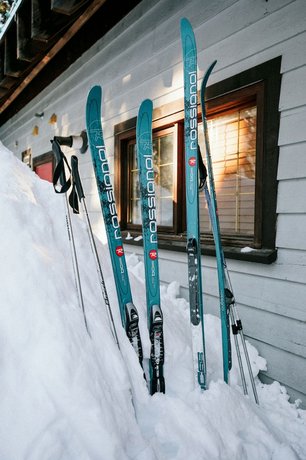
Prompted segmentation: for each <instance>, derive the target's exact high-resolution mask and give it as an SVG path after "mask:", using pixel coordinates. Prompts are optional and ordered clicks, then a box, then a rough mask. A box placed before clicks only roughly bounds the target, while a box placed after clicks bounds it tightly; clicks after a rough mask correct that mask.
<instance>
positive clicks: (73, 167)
mask: <svg viewBox="0 0 306 460" xmlns="http://www.w3.org/2000/svg"><path fill="white" fill-rule="evenodd" d="M78 164H79V160H78V157H77V156H75V155H72V157H71V171H72V177H73V182H74V183H75V186H76V189H77V193H78V196H79V200H80V201H81V199H82V198H85V195H84V191H83V187H82V182H81V178H80V174H79V166H78Z"/></svg>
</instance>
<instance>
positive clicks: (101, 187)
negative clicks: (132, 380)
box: [86, 86, 143, 365]
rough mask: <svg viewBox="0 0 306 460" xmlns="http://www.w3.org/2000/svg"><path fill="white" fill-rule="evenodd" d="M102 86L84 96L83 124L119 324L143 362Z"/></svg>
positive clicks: (94, 88) (95, 87)
mask: <svg viewBox="0 0 306 460" xmlns="http://www.w3.org/2000/svg"><path fill="white" fill-rule="evenodd" d="M101 102H102V89H101V87H100V86H94V87H93V88H92V89H91V90H90V92H89V94H88V99H87V106H86V126H87V134H88V141H89V145H90V150H91V156H92V163H93V168H94V172H95V176H96V182H97V188H98V193H99V198H100V204H101V210H102V215H103V218H104V224H105V229H106V235H107V240H108V246H109V252H110V256H111V262H112V268H113V274H114V278H115V284H116V291H117V297H118V303H119V309H120V315H121V321H122V325H123V327H124V328H125V330H126V334H127V336H128V338H129V340H130V342H131V343H132V345H133V348H134V349H135V351H136V353H137V356H138V359H139V362H140V364H141V365H142V361H143V353H142V344H141V338H140V333H139V324H138V323H139V318H138V312H137V309H136V307H135V306H134V304H133V300H132V293H131V287H130V282H129V276H128V271H127V266H126V260H125V254H124V249H123V243H122V237H121V230H120V226H119V220H118V216H117V210H116V204H115V196H114V191H113V187H112V183H111V179H110V171H109V165H108V161H107V158H106V151H105V144H104V139H103V131H102V124H101Z"/></svg>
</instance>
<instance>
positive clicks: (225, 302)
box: [198, 61, 259, 404]
mask: <svg viewBox="0 0 306 460" xmlns="http://www.w3.org/2000/svg"><path fill="white" fill-rule="evenodd" d="M216 63H217V61H214V62H213V63H212V64H211V65H210V67H209V68H208V70H207V71H206V73H205V75H204V77H203V80H202V84H201V112H202V122H203V131H204V139H205V150H206V163H207V170H206V167H205V165H204V163H203V159H202V155H201V152H200V149H199V151H198V155H199V157H198V159H199V170H200V177H201V185H200V187H202V189H203V190H204V194H205V197H206V202H207V207H208V212H209V217H210V221H211V226H212V231H213V237H214V241H215V249H216V261H217V272H218V285H219V296H220V317H221V333H222V353H223V373H224V380H225V381H226V382H227V381H228V375H229V371H230V369H231V367H232V353H231V342H230V323H231V325H232V332H233V336H234V341H235V348H236V352H237V358H238V363H239V369H240V374H241V381H242V386H243V391H244V393H245V394H248V391H247V384H246V380H245V374H244V369H243V364H242V359H241V352H240V348H239V343H238V338H237V335H238V334H239V335H240V339H241V343H242V347H243V351H244V355H245V360H246V364H247V368H248V372H249V377H250V381H251V386H252V390H253V395H254V399H255V402H256V403H257V404H259V400H258V395H257V390H256V386H255V381H254V377H253V373H252V368H251V363H250V359H249V354H248V351H247V347H246V343H245V338H244V334H243V328H242V322H241V319H240V318H239V316H238V312H237V308H236V301H235V297H234V294H233V289H232V286H231V282H230V277H229V273H228V269H227V264H226V260H225V256H224V252H223V247H222V242H221V232H220V223H219V216H218V206H217V197H216V189H215V181H214V174H213V166H212V157H211V149H210V142H209V133H208V124H207V116H206V104H205V99H206V97H205V95H206V88H207V82H208V79H209V77H210V75H211V73H212V71H213V69H214V67H215V65H216ZM207 176H208V180H209V189H208V186H207V180H206V179H207Z"/></svg>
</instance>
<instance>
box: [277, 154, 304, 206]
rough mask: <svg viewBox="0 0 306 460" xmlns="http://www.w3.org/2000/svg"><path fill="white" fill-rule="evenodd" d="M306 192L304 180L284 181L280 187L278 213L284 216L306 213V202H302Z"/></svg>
mask: <svg viewBox="0 0 306 460" xmlns="http://www.w3.org/2000/svg"><path fill="white" fill-rule="evenodd" d="M304 156H305V157H306V155H304ZM305 190H306V174H305V175H304V178H299V179H297V178H295V179H294V180H293V179H290V180H282V181H281V182H280V183H279V185H278V200H277V212H278V213H282V214H286V213H287V214H295V213H306V200H301V197H302V196H303V195H305Z"/></svg>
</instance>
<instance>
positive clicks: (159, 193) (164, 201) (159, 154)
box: [127, 129, 175, 228]
mask: <svg viewBox="0 0 306 460" xmlns="http://www.w3.org/2000/svg"><path fill="white" fill-rule="evenodd" d="M173 137H174V136H173V132H172V130H171V129H170V130H163V131H161V132H158V133H157V134H155V136H154V138H153V163H154V174H155V193H156V210H157V224H158V226H164V227H170V228H172V227H173V208H174V206H173V202H174V171H173V168H174V156H175V152H174V147H173V146H174V140H173ZM135 142H136V141H135V140H133V141H132V142H130V143H129V145H128V152H127V155H128V161H127V162H128V183H129V187H128V209H127V213H128V218H127V220H128V223H129V224H134V225H140V223H141V221H140V219H141V215H140V212H141V211H140V202H139V196H140V192H139V176H138V169H137V161H136V144H135Z"/></svg>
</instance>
